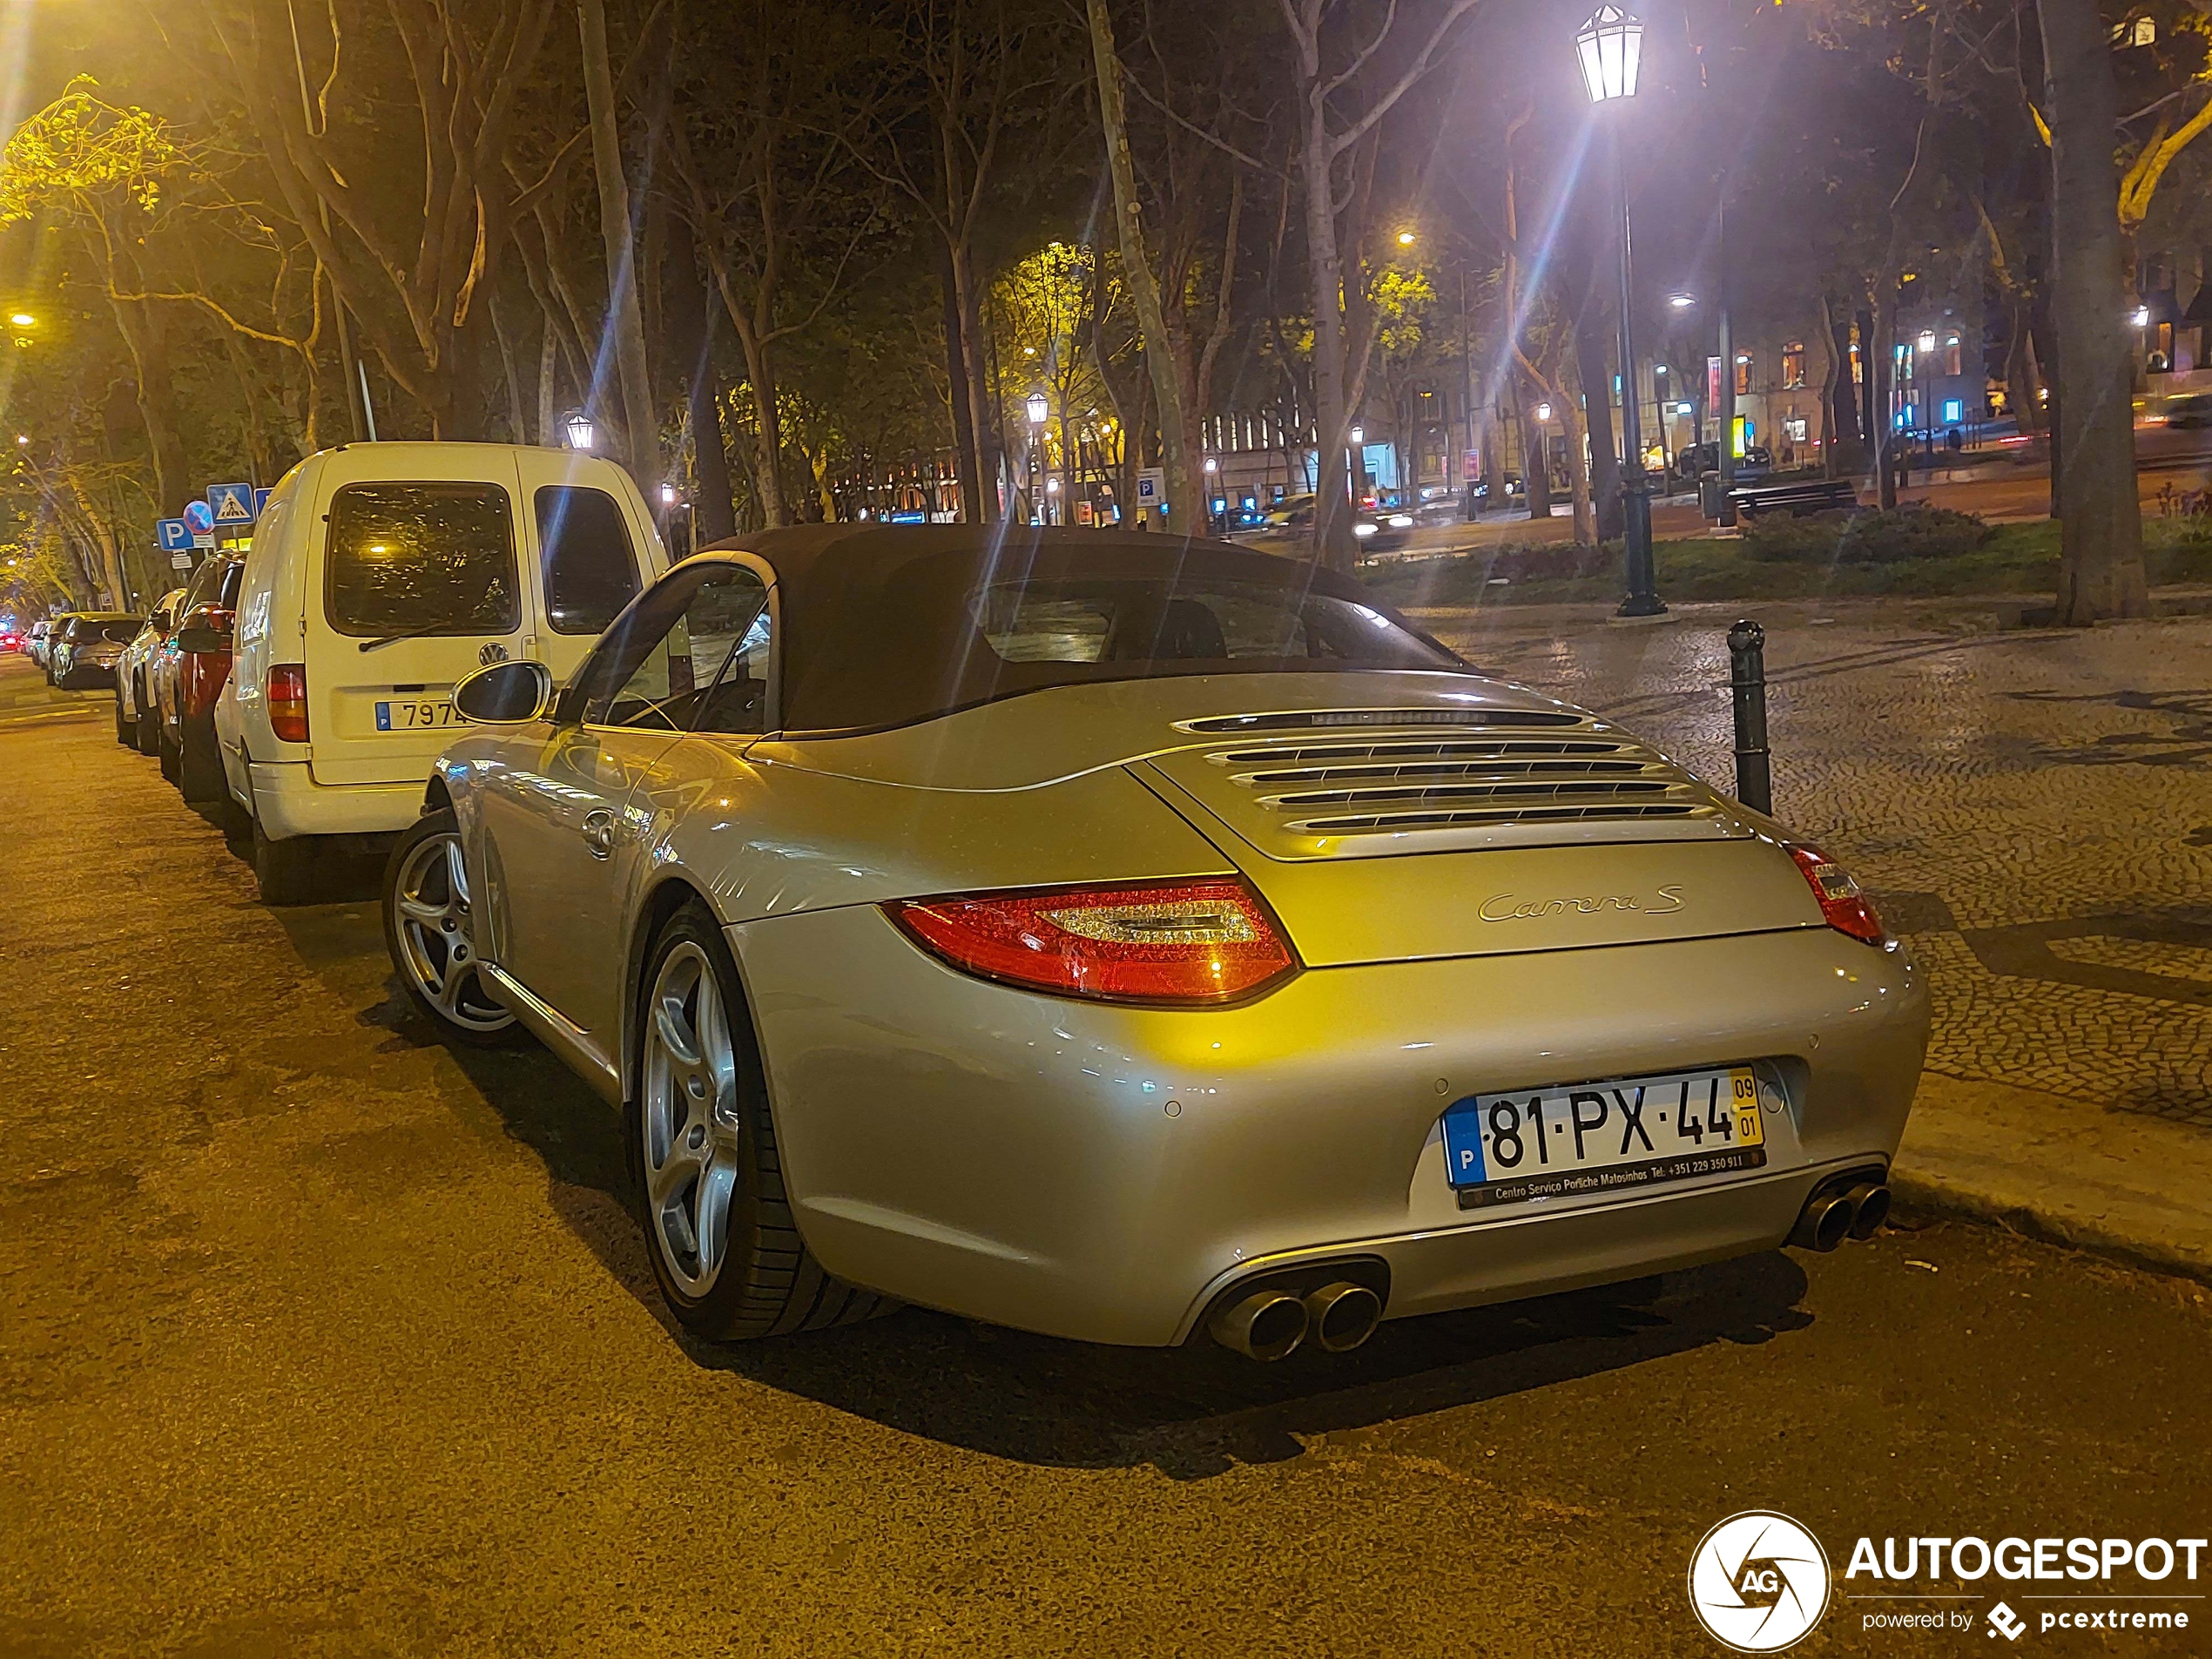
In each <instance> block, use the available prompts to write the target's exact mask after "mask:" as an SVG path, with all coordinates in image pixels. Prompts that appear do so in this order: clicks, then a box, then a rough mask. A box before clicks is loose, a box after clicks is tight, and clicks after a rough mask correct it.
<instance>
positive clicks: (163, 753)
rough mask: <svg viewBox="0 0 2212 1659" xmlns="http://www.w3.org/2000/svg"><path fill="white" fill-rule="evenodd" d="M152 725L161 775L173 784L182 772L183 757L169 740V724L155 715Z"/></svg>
mask: <svg viewBox="0 0 2212 1659" xmlns="http://www.w3.org/2000/svg"><path fill="white" fill-rule="evenodd" d="M153 724H154V726H155V732H154V743H155V745H156V746H155V752H156V753H157V754H158V755H159V756H160V757H161V775H162V776H163V777H164V778H166V779H168V780H169V781H170V782H171V783H172V784H173V783H175V782H176V781H177V779H178V776H179V773H180V772H182V771H183V770H184V757H183V756H182V755H180V754H179V753H178V752H177V745H176V744H175V743H173V742H172V741H171V739H170V737H169V722H168V721H167V720H165V719H164V718H161V716H159V715H158V714H157V715H155V716H154V721H153Z"/></svg>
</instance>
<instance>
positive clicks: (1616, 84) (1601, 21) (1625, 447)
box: [1575, 0, 1667, 617]
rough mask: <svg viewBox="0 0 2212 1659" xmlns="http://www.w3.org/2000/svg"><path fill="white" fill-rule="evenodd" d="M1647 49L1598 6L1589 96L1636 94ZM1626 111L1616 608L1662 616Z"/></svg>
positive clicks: (1634, 29) (1617, 163) (1617, 140)
mask: <svg viewBox="0 0 2212 1659" xmlns="http://www.w3.org/2000/svg"><path fill="white" fill-rule="evenodd" d="M1642 51H1643V25H1642V24H1640V23H1638V22H1637V21H1636V20H1635V18H1634V17H1630V16H1629V14H1628V13H1627V12H1625V11H1623V10H1621V9H1620V8H1619V7H1618V6H1615V5H1614V4H1612V3H1610V0H1607V3H1605V4H1602V5H1601V6H1599V7H1598V9H1597V10H1596V11H1595V12H1594V13H1592V14H1591V17H1590V20H1589V21H1588V23H1586V24H1583V25H1582V29H1581V33H1580V34H1578V35H1576V36H1575V55H1576V57H1578V58H1580V59H1581V66H1582V84H1583V86H1584V88H1585V89H1586V90H1587V91H1588V93H1589V95H1590V102H1591V103H1593V104H1612V105H1621V106H1625V105H1627V104H1628V102H1629V99H1631V98H1634V97H1635V94H1636V66H1637V59H1638V58H1639V57H1642ZM1621 113H1622V111H1621V110H1619V109H1617V108H1616V110H1615V112H1614V119H1613V123H1612V131H1611V132H1608V135H1607V137H1608V139H1609V140H1610V141H1611V144H1612V146H1613V187H1614V193H1615V196H1616V197H1617V198H1618V199H1619V205H1620V215H1621V448H1622V451H1623V452H1624V453H1623V454H1622V469H1621V494H1622V502H1621V505H1622V519H1623V523H1624V531H1623V537H1622V539H1623V541H1624V543H1625V544H1626V550H1627V563H1628V579H1629V592H1628V597H1626V598H1624V599H1622V601H1621V609H1620V610H1619V612H1618V614H1619V615H1621V616H1623V617H1660V616H1664V615H1665V614H1666V611H1667V607H1666V606H1665V604H1662V602H1661V601H1660V598H1659V591H1658V578H1657V576H1656V572H1655V570H1653V568H1652V561H1651V497H1650V496H1649V495H1648V494H1647V493H1646V492H1645V488H1644V477H1643V434H1642V431H1641V430H1640V429H1639V428H1641V426H1642V421H1640V419H1639V418H1638V415H1637V413H1636V389H1635V388H1636V346H1635V266H1634V263H1633V261H1632V260H1631V256H1630V253H1629V179H1628V172H1627V169H1626V167H1625V166H1624V165H1623V164H1622V156H1621V134H1620V124H1621ZM1601 384H1602V381H1601Z"/></svg>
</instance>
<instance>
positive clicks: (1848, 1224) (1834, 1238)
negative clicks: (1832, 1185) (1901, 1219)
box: [1790, 1181, 1890, 1251]
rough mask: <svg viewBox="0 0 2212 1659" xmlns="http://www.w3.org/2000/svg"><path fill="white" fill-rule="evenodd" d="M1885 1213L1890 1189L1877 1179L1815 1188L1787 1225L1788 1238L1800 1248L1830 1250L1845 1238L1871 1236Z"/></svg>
mask: <svg viewBox="0 0 2212 1659" xmlns="http://www.w3.org/2000/svg"><path fill="white" fill-rule="evenodd" d="M1889 1214H1890V1190H1889V1188H1888V1187H1887V1186H1886V1185H1885V1184H1882V1183H1880V1182H1875V1181H1862V1182H1860V1183H1858V1184H1857V1185H1855V1186H1853V1187H1851V1188H1850V1189H1848V1190H1844V1191H1835V1190H1830V1191H1826V1192H1816V1193H1814V1194H1813V1196H1812V1197H1811V1201H1810V1202H1808V1203H1807V1204H1806V1205H1805V1207H1804V1213H1803V1214H1802V1215H1800V1216H1799V1217H1797V1225H1796V1226H1795V1227H1793V1228H1792V1229H1791V1231H1790V1242H1791V1244H1795V1245H1797V1248H1798V1249H1800V1250H1818V1251H1830V1250H1833V1249H1835V1248H1836V1247H1837V1246H1838V1244H1842V1243H1843V1242H1844V1240H1845V1239H1846V1238H1859V1239H1866V1238H1872V1237H1873V1236H1874V1234H1875V1232H1876V1231H1878V1229H1879V1228H1880V1227H1881V1224H1883V1223H1884V1222H1885V1221H1886V1220H1888V1219H1889Z"/></svg>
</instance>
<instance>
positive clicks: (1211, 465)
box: [1206, 455, 1221, 472]
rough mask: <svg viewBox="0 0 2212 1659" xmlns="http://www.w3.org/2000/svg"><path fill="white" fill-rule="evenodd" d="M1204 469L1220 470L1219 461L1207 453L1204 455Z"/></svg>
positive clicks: (1209, 470)
mask: <svg viewBox="0 0 2212 1659" xmlns="http://www.w3.org/2000/svg"><path fill="white" fill-rule="evenodd" d="M1206 470H1207V471H1208V472H1219V471H1220V470H1221V462H1218V461H1216V460H1215V459H1214V458H1213V457H1212V456H1211V455H1208V456H1207V457H1206Z"/></svg>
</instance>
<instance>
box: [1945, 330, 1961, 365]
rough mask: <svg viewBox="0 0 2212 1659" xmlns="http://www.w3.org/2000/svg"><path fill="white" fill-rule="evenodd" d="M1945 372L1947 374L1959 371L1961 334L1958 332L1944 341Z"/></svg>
mask: <svg viewBox="0 0 2212 1659" xmlns="http://www.w3.org/2000/svg"><path fill="white" fill-rule="evenodd" d="M1943 372H1944V373H1945V374H1957V373H1958V372H1959V336H1958V335H1956V334H1953V335H1952V336H1951V337H1950V338H1949V339H1948V340H1946V341H1944V342H1943Z"/></svg>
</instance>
